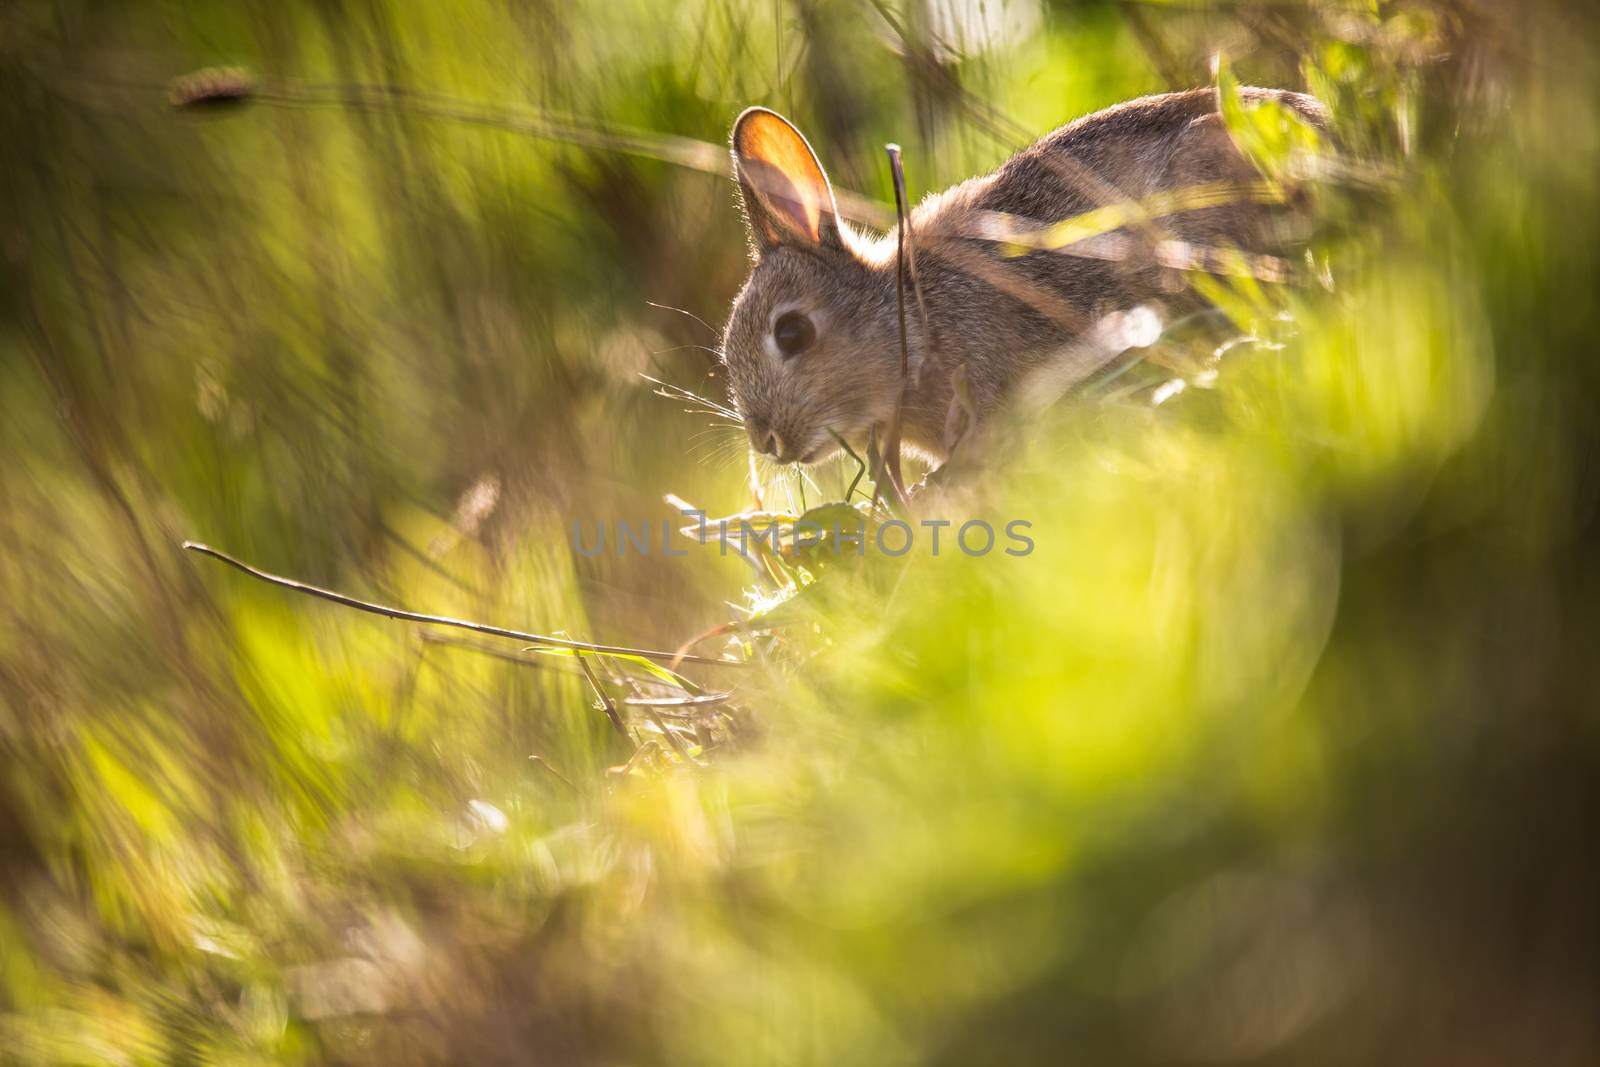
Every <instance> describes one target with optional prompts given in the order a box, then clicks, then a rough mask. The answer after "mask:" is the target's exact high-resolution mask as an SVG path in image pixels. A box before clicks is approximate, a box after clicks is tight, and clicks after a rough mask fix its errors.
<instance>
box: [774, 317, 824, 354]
mask: <svg viewBox="0 0 1600 1067" xmlns="http://www.w3.org/2000/svg"><path fill="white" fill-rule="evenodd" d="M772 339H773V340H774V341H777V342H778V351H780V352H782V353H783V355H784V358H785V359H787V358H789V357H791V356H798V355H799V354H800V353H802V352H804V351H805V350H806V349H808V348H810V347H811V344H812V342H813V341H815V340H816V339H817V328H816V327H815V326H813V325H811V320H810V319H808V318H806V316H804V315H802V314H801V313H800V312H798V311H786V312H784V313H783V314H782V315H779V316H778V321H777V322H775V323H773V324H772Z"/></svg>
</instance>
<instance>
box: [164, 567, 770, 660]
mask: <svg viewBox="0 0 1600 1067" xmlns="http://www.w3.org/2000/svg"><path fill="white" fill-rule="evenodd" d="M183 547H184V548H185V549H187V550H188V551H190V552H198V553H200V554H201V555H203V556H210V557H211V558H212V559H217V560H221V561H222V562H223V563H226V564H227V565H228V566H230V567H233V568H236V569H237V570H241V571H243V572H244V573H246V574H248V575H250V577H252V578H255V579H257V580H259V581H263V582H266V583H267V584H268V585H276V586H278V587H280V588H283V589H291V590H293V591H295V592H297V593H305V594H306V595H307V596H314V597H317V598H318V599H320V600H327V601H331V602H332V603H335V604H340V605H343V606H344V607H347V608H355V609H356V610H357V611H365V612H367V613H368V614H371V615H382V616H383V617H384V618H387V619H401V620H403V621H405V622H420V623H427V624H429V625H432V626H454V627H457V628H459V629H462V630H471V631H472V632H474V633H480V634H489V635H491V636H493V637H509V638H512V639H514V640H517V641H528V642H531V643H532V644H535V645H543V646H545V647H547V648H562V649H572V650H575V651H579V652H592V653H596V654H598V655H607V656H634V657H637V658H639V659H646V660H663V661H665V660H676V662H679V663H698V664H701V665H703V666H707V667H742V666H744V664H742V663H739V662H737V661H735V660H721V659H711V658H709V657H706V656H676V655H675V654H674V653H672V652H660V651H657V650H655V649H648V648H627V647H624V646H621V645H597V644H590V643H589V642H587V641H572V640H569V639H567V638H565V637H551V636H549V635H547V634H536V633H529V632H528V631H526V630H510V629H507V628H505V627H503V626H490V625H488V624H487V623H481V622H473V621H471V620H469V619H455V618H451V617H450V616H448V615H426V614H422V613H420V612H415V611H405V610H402V609H400V608H391V607H389V606H388V605H386V604H375V603H373V602H372V601H370V600H358V599H357V598H355V597H353V596H346V595H345V594H343V593H335V592H334V591H333V590H331V589H323V588H322V587H320V586H315V585H309V584H307V583H305V582H299V581H296V580H294V579H293V578H285V577H283V576H282V575H278V574H269V573H267V572H266V571H263V570H259V569H257V568H255V567H252V566H250V564H248V563H245V562H243V561H242V560H238V559H235V558H234V557H232V556H230V555H228V554H227V553H226V552H221V551H218V550H217V549H215V548H212V547H211V546H210V545H203V544H200V543H199V542H198V541H185V542H184V543H183Z"/></svg>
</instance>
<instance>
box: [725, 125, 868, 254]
mask: <svg viewBox="0 0 1600 1067" xmlns="http://www.w3.org/2000/svg"><path fill="white" fill-rule="evenodd" d="M733 160H734V169H735V170H736V171H737V173H738V175H739V189H740V191H741V192H742V193H743V194H744V207H745V211H746V213H748V215H749V216H750V230H751V233H752V235H753V236H754V237H755V242H756V247H757V250H758V251H759V252H767V251H770V250H771V249H773V248H776V247H778V246H779V245H782V244H810V245H822V246H825V247H829V248H840V249H842V248H843V247H844V239H843V238H842V237H841V235H840V232H839V209H838V207H837V205H835V204H834V202H833V189H832V188H831V187H830V186H829V185H828V176H827V175H826V174H824V173H823V172H822V165H821V164H820V163H818V162H817V157H816V154H815V153H814V152H812V151H811V146H810V145H808V144H806V139H805V138H804V137H802V136H800V131H799V130H797V129H795V128H794V127H793V126H791V125H790V124H789V122H788V120H787V119H785V118H784V117H783V116H781V115H779V114H778V113H777V112H775V111H768V110H767V109H766V108H764V107H753V108H750V109H749V110H748V111H746V112H745V113H744V114H742V115H740V116H739V119H738V121H737V122H735V123H734V124H733Z"/></svg>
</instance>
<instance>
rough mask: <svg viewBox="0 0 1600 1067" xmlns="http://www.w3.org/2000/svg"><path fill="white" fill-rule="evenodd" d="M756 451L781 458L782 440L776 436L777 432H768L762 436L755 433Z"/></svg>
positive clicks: (759, 433) (758, 432)
mask: <svg viewBox="0 0 1600 1067" xmlns="http://www.w3.org/2000/svg"><path fill="white" fill-rule="evenodd" d="M756 451H757V452H762V453H765V454H766V455H769V456H781V455H782V453H783V439H782V438H781V437H779V436H778V431H776V430H768V431H767V432H766V433H764V434H763V433H761V432H760V431H757V433H756Z"/></svg>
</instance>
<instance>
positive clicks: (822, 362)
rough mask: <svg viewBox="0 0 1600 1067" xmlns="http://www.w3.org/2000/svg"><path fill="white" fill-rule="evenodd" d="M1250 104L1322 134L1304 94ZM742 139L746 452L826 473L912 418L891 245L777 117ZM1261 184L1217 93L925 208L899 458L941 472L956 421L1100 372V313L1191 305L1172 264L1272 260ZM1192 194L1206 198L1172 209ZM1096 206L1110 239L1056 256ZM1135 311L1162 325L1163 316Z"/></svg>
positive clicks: (1050, 140)
mask: <svg viewBox="0 0 1600 1067" xmlns="http://www.w3.org/2000/svg"><path fill="white" fill-rule="evenodd" d="M1240 93H1241V97H1242V99H1243V101H1244V102H1245V103H1246V104H1247V105H1249V104H1251V103H1252V102H1254V101H1264V100H1274V101H1278V102H1279V103H1281V104H1282V105H1284V106H1286V107H1288V108H1290V109H1292V110H1293V111H1295V112H1296V113H1298V114H1299V115H1300V116H1302V117H1303V118H1305V119H1307V120H1308V121H1310V122H1311V123H1312V124H1314V125H1320V124H1321V123H1322V121H1323V117H1322V116H1323V110H1322V106H1321V105H1320V104H1319V103H1318V102H1317V101H1316V100H1315V99H1313V98H1311V97H1309V96H1304V95H1301V94H1298V93H1291V92H1286V91H1280V90H1269V89H1253V88H1247V89H1242V90H1241V91H1240ZM732 141H733V157H734V166H735V170H736V172H737V176H738V179H739V188H740V191H741V193H742V197H743V202H744V209H745V212H746V215H747V218H748V222H749V229H750V239H751V240H750V243H751V248H752V256H753V259H754V268H753V269H752V271H751V273H750V277H749V279H748V280H747V281H746V283H745V285H744V288H743V290H742V291H741V292H740V293H739V296H738V298H737V299H736V300H735V301H734V305H733V312H732V315H731V317H730V319H729V321H728V325H727V329H726V331H725V333H724V335H723V339H722V358H723V360H724V361H725V363H726V365H727V368H728V378H729V383H730V387H731V390H732V394H733V399H734V402H735V404H736V405H737V407H738V409H739V412H740V414H741V415H742V416H743V419H744V423H745V427H746V429H747V430H748V432H749V435H750V440H751V442H752V444H753V446H754V447H755V448H756V449H757V450H758V451H760V452H764V453H767V454H769V455H772V456H774V457H776V459H777V460H778V461H779V462H783V463H790V462H802V463H812V462H816V461H818V460H821V459H823V458H826V457H827V456H829V455H832V454H833V453H834V452H835V451H836V450H837V447H838V445H837V442H836V439H835V436H834V435H838V437H839V438H842V439H844V440H845V441H848V442H850V443H851V445H852V447H858V446H860V445H861V444H863V443H864V442H865V440H866V439H867V437H868V434H869V431H870V430H871V428H872V427H874V426H879V427H882V426H883V425H884V424H886V423H887V422H888V421H889V420H890V418H891V417H892V415H893V412H894V409H895V405H896V404H897V403H898V402H899V401H900V397H901V390H902V382H903V379H902V374H901V354H900V333H899V330H900V326H899V315H898V313H897V304H896V300H897V281H896V251H895V250H896V235H895V234H894V233H893V232H891V233H889V234H887V235H886V236H884V237H882V238H877V239H873V238H869V237H866V236H863V235H862V234H860V233H858V232H856V231H855V230H853V229H852V228H851V227H850V226H849V225H848V224H847V223H845V222H844V221H843V220H841V219H840V217H839V211H838V208H837V206H836V204H835V201H834V196H833V190H832V188H831V187H830V185H829V184H828V178H827V176H826V174H824V173H823V170H822V166H821V164H820V163H818V161H817V157H816V155H815V154H814V153H813V152H812V150H811V147H810V145H809V144H807V143H806V140H805V138H804V137H803V136H801V134H800V132H799V131H798V130H796V129H795V128H794V126H792V125H790V123H789V122H788V121H786V120H785V119H784V118H782V117H781V116H779V115H778V114H776V113H774V112H772V111H769V110H766V109H765V108H751V109H749V110H748V111H746V112H744V113H743V114H742V115H740V116H739V118H738V120H737V122H735V124H734V127H733V136H732ZM1259 181H1260V175H1259V174H1258V173H1257V172H1256V171H1255V169H1254V168H1253V167H1252V166H1251V165H1250V164H1249V163H1248V162H1247V161H1246V160H1245V158H1244V157H1243V156H1242V155H1241V154H1240V153H1239V151H1238V150H1237V149H1236V148H1235V146H1234V144H1233V142H1232V141H1231V139H1230V138H1229V136H1228V133H1227V130H1226V128H1225V127H1224V125H1223V122H1222V117H1221V114H1220V113H1219V109H1218V97H1217V93H1216V91H1215V90H1207V89H1197V90H1193V91H1190V92H1181V93H1169V94H1165V95H1162V96H1150V97H1144V98H1142V99H1138V100H1133V101H1130V102H1127V103H1124V104H1119V105H1117V106H1115V107H1111V108H1108V109H1107V110H1104V111H1100V112H1097V113H1095V114H1093V115H1089V116H1087V117H1085V118H1081V119H1078V120H1077V121H1076V122H1073V123H1070V124H1068V125H1066V126H1063V127H1061V128H1060V129H1058V130H1056V131H1055V132H1053V133H1051V134H1049V135H1047V136H1045V137H1044V138H1042V139H1040V140H1039V141H1037V142H1035V143H1034V144H1033V145H1031V146H1030V147H1028V148H1027V149H1025V150H1023V151H1022V152H1020V153H1019V154H1017V155H1016V156H1013V157H1012V158H1011V159H1010V160H1008V161H1007V162H1006V163H1005V164H1004V165H1002V166H1001V167H1000V168H999V169H998V170H996V171H995V172H993V173H992V174H989V175H986V176H984V177H979V178H973V179H970V180H968V181H965V182H962V183H961V184H960V185H957V186H955V187H954V188H951V189H948V190H946V191H944V192H942V193H937V194H934V195H930V196H929V197H927V198H926V199H925V200H924V201H923V202H922V203H921V204H920V205H919V206H917V207H916V209H915V210H914V211H912V212H911V214H910V231H911V234H912V240H913V242H914V248H915V251H916V259H915V263H916V280H917V282H918V290H919V292H918V294H917V295H918V297H919V299H918V300H917V301H916V303H915V304H913V303H912V301H911V298H910V297H909V296H908V297H907V314H906V335H907V343H908V347H909V355H910V374H909V379H910V380H909V382H907V383H905V384H906V386H907V388H906V392H905V403H904V408H903V412H902V420H903V424H902V436H903V442H904V444H905V445H906V446H907V447H908V448H909V449H910V450H911V451H913V452H915V453H918V454H920V455H922V456H923V457H925V458H927V459H930V460H934V461H942V460H943V459H944V458H945V457H946V455H947V453H948V451H949V447H950V445H951V443H952V441H951V440H950V438H951V437H952V436H953V435H954V431H953V430H952V427H953V426H954V425H955V423H956V421H957V419H956V418H955V416H956V415H957V413H958V409H965V410H966V411H967V413H968V415H970V416H972V417H975V418H977V419H979V420H981V419H983V418H984V417H986V416H987V415H988V414H990V413H991V412H993V411H994V410H995V409H996V408H997V407H998V406H1000V405H1001V404H1003V403H1004V402H1005V401H1006V399H1007V398H1008V396H1010V395H1012V394H1014V393H1015V392H1016V391H1017V390H1018V388H1019V386H1020V384H1021V383H1022V382H1023V381H1024V380H1025V379H1028V378H1030V376H1033V377H1037V376H1038V375H1039V374H1040V373H1046V374H1048V373H1050V372H1051V368H1052V364H1060V363H1062V361H1067V362H1071V361H1073V360H1076V361H1077V363H1080V364H1081V363H1083V362H1085V359H1086V358H1087V359H1088V361H1089V362H1093V361H1094V359H1095V358H1096V357H1094V356H1093V355H1092V354H1091V355H1090V356H1088V357H1085V356H1084V355H1083V354H1082V346H1081V344H1078V342H1080V341H1081V340H1082V338H1083V337H1084V336H1085V334H1086V333H1087V332H1089V331H1091V330H1092V329H1093V328H1094V327H1095V324H1096V323H1104V322H1105V321H1107V320H1106V316H1107V315H1112V317H1113V318H1115V316H1114V314H1113V313H1115V312H1118V311H1126V310H1129V309H1135V308H1144V307H1147V306H1148V305H1149V304H1150V302H1151V301H1166V302H1169V303H1181V302H1182V301H1183V300H1184V297H1183V296H1182V290H1183V289H1184V288H1186V286H1184V284H1183V282H1182V280H1181V278H1180V277H1179V274H1180V272H1178V271H1175V270H1174V269H1173V265H1172V264H1171V263H1169V262H1166V261H1167V260H1170V259H1171V258H1172V253H1173V250H1174V249H1177V250H1179V252H1180V253H1182V254H1185V255H1186V256H1187V258H1188V260H1189V263H1188V266H1190V267H1195V266H1198V268H1200V269H1204V267H1205V266H1206V264H1207V257H1208V256H1216V255H1217V254H1219V252H1220V251H1221V250H1231V249H1250V250H1256V251H1262V250H1265V249H1267V248H1269V247H1271V246H1272V244H1273V243H1274V241H1273V234H1272V230H1273V226H1272V223H1273V220H1274V217H1275V216H1274V212H1273V209H1272V208H1270V207H1269V206H1267V205H1266V204H1263V203H1259V202H1257V203H1251V202H1249V198H1248V197H1245V196H1242V195H1240V193H1241V190H1244V189H1247V188H1248V187H1249V186H1251V185H1252V183H1257V184H1258V183H1259ZM1185 190H1187V191H1191V192H1198V193H1200V194H1205V195H1202V196H1200V197H1198V198H1196V197H1190V199H1189V200H1188V201H1185V202H1183V203H1180V202H1179V201H1180V200H1182V191H1185ZM1207 196H1209V198H1207ZM1163 198H1165V202H1163ZM1257 199H1258V200H1259V198H1257ZM1184 207H1187V208H1188V210H1180V209H1181V208H1184ZM1096 209H1105V211H1106V212H1110V213H1112V214H1111V215H1110V216H1097V217H1100V218H1102V219H1103V220H1104V219H1109V221H1108V222H1103V223H1102V225H1101V227H1100V228H1101V229H1102V230H1105V229H1110V231H1111V232H1107V233H1100V234H1098V235H1091V236H1090V238H1089V239H1088V240H1083V241H1078V242H1076V243H1073V244H1071V245H1070V246H1068V247H1065V248H1060V247H1055V246H1054V244H1059V243H1060V242H1059V240H1057V241H1056V242H1054V244H1052V242H1051V241H1050V240H1046V239H1045V238H1049V237H1051V236H1052V232H1051V230H1050V227H1051V225H1052V224H1055V223H1059V222H1061V221H1062V220H1067V219H1074V218H1077V217H1079V216H1084V215H1085V214H1086V213H1089V212H1092V211H1096ZM1119 212H1120V213H1121V214H1116V213H1119ZM1119 221H1120V223H1121V224H1120V225H1114V224H1116V223H1118V222H1119ZM1046 246H1048V247H1046ZM1138 314H1140V315H1141V316H1143V317H1144V319H1145V320H1146V321H1147V322H1149V323H1150V324H1151V325H1152V326H1153V325H1154V317H1153V312H1151V311H1149V310H1142V311H1140V312H1138ZM1075 345H1076V346H1077V347H1075ZM1075 352H1076V353H1077V354H1076V355H1074V354H1073V353H1075ZM1103 358H1104V357H1100V359H1101V361H1102V362H1103ZM1093 369H1094V367H1093V366H1088V367H1087V368H1085V367H1081V366H1071V367H1067V368H1066V369H1065V370H1064V371H1062V374H1064V375H1065V377H1066V378H1067V379H1075V378H1079V377H1082V376H1083V374H1085V373H1088V372H1089V371H1092V370H1093ZM1060 376H1061V375H1059V374H1058V377H1060Z"/></svg>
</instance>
